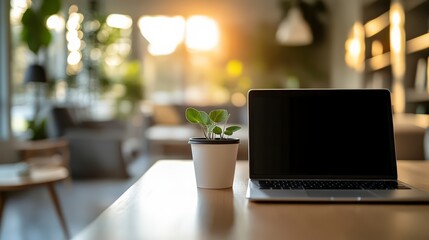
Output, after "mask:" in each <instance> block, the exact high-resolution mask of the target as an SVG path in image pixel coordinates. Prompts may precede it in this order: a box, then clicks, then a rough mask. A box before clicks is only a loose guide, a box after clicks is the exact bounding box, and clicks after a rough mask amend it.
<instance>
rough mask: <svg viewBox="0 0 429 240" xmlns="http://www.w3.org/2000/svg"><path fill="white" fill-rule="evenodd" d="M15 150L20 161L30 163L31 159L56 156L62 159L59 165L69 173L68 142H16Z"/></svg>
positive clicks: (61, 140)
mask: <svg viewBox="0 0 429 240" xmlns="http://www.w3.org/2000/svg"><path fill="white" fill-rule="evenodd" d="M16 149H17V150H18V152H19V154H20V159H21V160H22V161H30V159H31V158H38V157H52V156H54V155H56V154H58V155H60V156H61V158H62V161H61V162H62V163H61V165H62V166H64V167H65V168H67V169H68V170H69V171H70V152H69V146H68V142H67V140H65V139H62V138H58V139H44V140H36V141H22V142H16Z"/></svg>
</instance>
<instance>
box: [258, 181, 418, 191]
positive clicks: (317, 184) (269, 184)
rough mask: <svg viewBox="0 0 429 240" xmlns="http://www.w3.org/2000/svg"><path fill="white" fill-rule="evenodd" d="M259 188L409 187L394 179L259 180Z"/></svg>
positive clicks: (370, 188)
mask: <svg viewBox="0 0 429 240" xmlns="http://www.w3.org/2000/svg"><path fill="white" fill-rule="evenodd" d="M259 188H260V189H296V190H304V189H319V190H328V189H345V190H351V189H360V190H386V189H410V188H409V187H407V186H405V185H402V184H398V182H396V181H368V180H365V181H361V180H356V181H336V180H261V181H259Z"/></svg>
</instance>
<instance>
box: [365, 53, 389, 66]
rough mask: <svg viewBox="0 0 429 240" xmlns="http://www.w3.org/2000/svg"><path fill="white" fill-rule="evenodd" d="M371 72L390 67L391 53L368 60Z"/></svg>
mask: <svg viewBox="0 0 429 240" xmlns="http://www.w3.org/2000/svg"><path fill="white" fill-rule="evenodd" d="M367 61H368V65H369V68H370V69H371V70H379V69H382V68H384V67H387V66H389V65H390V53H388V52H387V53H383V54H381V55H377V56H375V57H372V58H370V59H368V60H367Z"/></svg>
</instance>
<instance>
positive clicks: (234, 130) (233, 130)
mask: <svg viewBox="0 0 429 240" xmlns="http://www.w3.org/2000/svg"><path fill="white" fill-rule="evenodd" d="M240 129H241V127H240V126H229V127H227V128H226V130H228V131H231V132H236V131H238V130H240Z"/></svg>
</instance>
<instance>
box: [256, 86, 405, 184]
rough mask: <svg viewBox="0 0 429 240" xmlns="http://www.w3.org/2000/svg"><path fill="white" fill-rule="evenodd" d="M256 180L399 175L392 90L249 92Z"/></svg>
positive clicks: (391, 176)
mask: <svg viewBox="0 0 429 240" xmlns="http://www.w3.org/2000/svg"><path fill="white" fill-rule="evenodd" d="M248 114H249V115H248V117H249V119H248V120H249V164H250V177H251V178H334V179H335V178H351V179H359V178H369V179H371V178H385V179H396V177H397V174H396V157H395V145H394V134H393V122H392V110H391V101H390V92H389V91H388V90H385V89H359V90H357V89H354V90H353V89H343V90H340V89H307V90H305V89H299V90H298V89H297V90H250V91H249V93H248Z"/></svg>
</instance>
